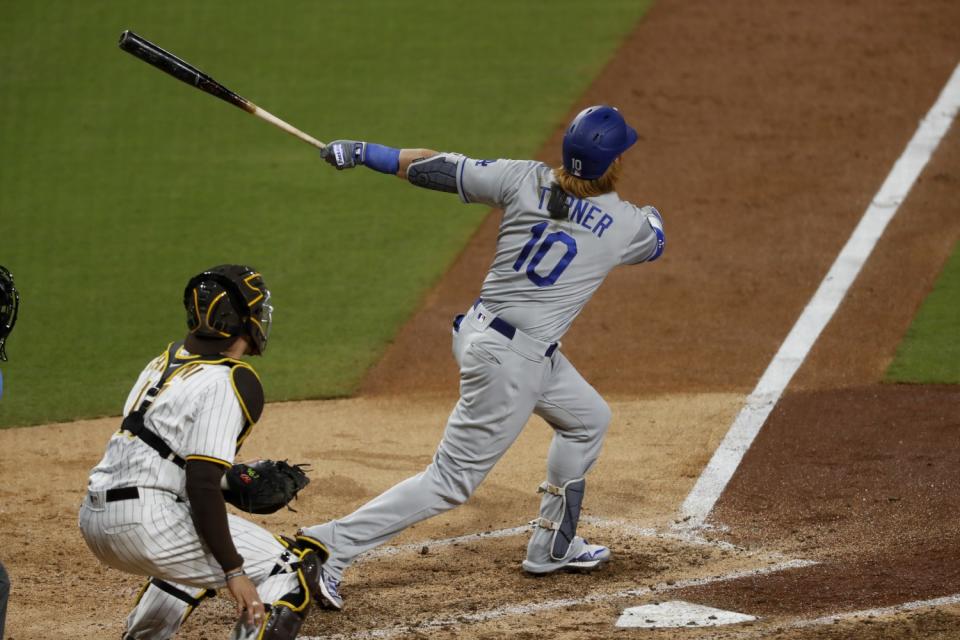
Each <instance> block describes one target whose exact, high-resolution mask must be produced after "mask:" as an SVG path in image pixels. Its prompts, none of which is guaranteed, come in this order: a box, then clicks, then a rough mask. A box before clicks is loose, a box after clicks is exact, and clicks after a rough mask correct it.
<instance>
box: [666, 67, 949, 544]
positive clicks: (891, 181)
mask: <svg viewBox="0 0 960 640" xmlns="http://www.w3.org/2000/svg"><path fill="white" fill-rule="evenodd" d="M958 109H960V65H958V66H957V68H956V69H954V71H953V75H951V76H950V79H949V80H948V81H947V84H946V86H944V88H943V91H942V92H941V93H940V97H939V98H937V101H936V102H935V103H934V105H933V107H932V108H931V109H930V111H929V112H928V113H927V115H926V117H925V118H924V119H923V120H922V121H921V122H920V126H919V128H918V129H917V132H916V133H915V134H914V135H913V138H912V139H911V140H910V142H909V143H908V144H907V147H906V149H904V151H903V154H901V156H900V157H899V158H898V159H897V161H896V163H895V164H894V165H893V169H891V170H890V174H889V175H888V176H887V179H886V180H885V181H884V183H883V185H882V186H881V187H880V191H878V192H877V194H876V195H875V196H874V198H873V202H872V203H871V204H870V206H869V207H868V208H867V210H866V212H865V213H864V214H863V218H862V219H861V220H860V223H859V224H858V225H857V228H856V229H854V231H853V234H852V235H851V236H850V239H849V240H847V244H846V245H845V246H844V247H843V250H842V251H841V252H840V255H838V256H837V259H836V261H834V263H833V266H832V267H830V271H829V272H828V273H827V275H826V277H825V278H824V279H823V282H821V283H820V287H819V288H818V289H817V292H816V293H815V294H814V296H813V298H811V300H810V302H809V303H807V306H806V308H805V309H804V310H803V313H802V314H801V315H800V318H799V319H798V320H797V322H796V324H795V325H794V326H793V329H792V330H791V331H790V334H789V335H788V336H787V338H786V340H784V341H783V344H782V345H781V346H780V350H779V351H778V352H777V354H776V355H775V356H774V358H773V360H772V361H771V362H770V364H769V366H768V367H767V370H766V371H765V372H764V373H763V376H762V377H761V378H760V382H758V383H757V386H756V388H755V389H754V390H753V392H752V393H751V394H750V395H749V396H748V397H747V401H746V404H745V405H744V407H743V408H742V409H741V410H740V413H739V414H738V415H737V417H736V419H735V420H734V422H733V424H732V425H731V426H730V430H729V431H727V435H726V436H725V437H724V439H723V441H722V442H721V443H720V446H719V447H717V450H716V451H715V452H714V454H713V457H712V458H711V459H710V462H709V463H708V464H707V467H706V468H705V469H704V470H703V473H702V474H701V475H700V478H699V479H698V480H697V483H696V485H695V486H694V487H693V490H691V491H690V495H688V496H687V498H686V500H684V502H683V505H682V506H681V507H680V517H681V519H682V521H683V524H682V525H680V526H681V527H689V528H697V527H701V526H703V524H704V521H705V520H706V518H707V516H708V515H710V512H711V511H713V507H714V505H715V504H716V502H717V500H718V499H719V498H720V494H722V493H723V490H724V489H725V488H726V486H727V483H728V482H729V481H730V478H731V477H733V473H734V471H736V469H737V467H738V466H739V465H740V461H741V460H742V459H743V456H744V455H745V454H746V452H747V449H749V448H750V445H751V444H752V443H753V440H754V438H756V436H757V434H758V433H759V432H760V428H761V427H762V426H763V423H764V422H765V421H766V419H767V416H769V415H770V412H771V411H772V410H773V407H774V405H776V403H777V401H778V400H779V399H780V396H781V394H782V393H783V390H784V389H785V388H786V386H787V384H789V382H790V380H791V378H793V375H794V374H795V373H796V372H797V370H798V369H799V368H800V365H801V364H802V363H803V361H804V359H805V358H806V357H807V353H809V351H810V348H811V347H812V346H813V344H814V343H815V342H816V341H817V338H818V337H819V336H820V333H821V332H822V331H823V328H824V327H825V326H826V325H827V323H828V322H829V321H830V318H831V317H833V314H834V312H835V311H836V310H837V308H838V307H839V306H840V302H841V301H842V300H843V298H844V297H845V296H846V293H847V290H848V289H849V288H850V285H851V284H852V283H853V281H854V280H855V279H856V277H857V275H858V274H859V273H860V269H861V267H862V266H863V264H864V263H865V262H866V261H867V258H868V257H869V256H870V253H871V252H872V251H873V248H874V246H875V245H876V243H877V241H878V240H879V239H880V236H881V235H882V234H883V231H884V229H886V227H887V224H888V223H889V222H890V220H891V219H892V218H893V216H894V214H896V212H897V209H898V208H899V207H900V204H901V203H902V202H903V201H904V200H905V199H906V197H907V194H908V193H909V192H910V189H911V188H912V187H913V183H914V182H915V181H916V179H917V177H918V176H919V175H920V172H921V171H922V170H923V168H924V166H926V164H927V162H928V161H929V160H930V156H931V155H933V152H934V150H936V148H937V146H938V145H939V144H940V140H941V139H942V138H943V136H944V134H945V133H946V131H947V129H948V128H949V127H950V124H951V123H952V122H953V119H954V117H955V116H956V114H957V111H958Z"/></svg>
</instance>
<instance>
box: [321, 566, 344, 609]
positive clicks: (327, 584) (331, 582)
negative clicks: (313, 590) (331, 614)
mask: <svg viewBox="0 0 960 640" xmlns="http://www.w3.org/2000/svg"><path fill="white" fill-rule="evenodd" d="M319 595H320V597H319V598H317V602H318V603H319V604H320V606H321V607H322V608H324V609H333V610H335V611H340V610H341V609H343V597H341V595H340V581H339V580H337V579H336V578H334V577H333V576H331V575H330V574H329V573H327V572H326V571H324V570H323V567H321V568H320V594H319Z"/></svg>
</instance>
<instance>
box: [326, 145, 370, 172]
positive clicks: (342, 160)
mask: <svg viewBox="0 0 960 640" xmlns="http://www.w3.org/2000/svg"><path fill="white" fill-rule="evenodd" d="M365 147H366V143H364V142H357V141H356V140H334V141H333V142H331V143H330V144H328V145H327V146H325V147H324V148H323V149H320V157H321V158H323V159H324V160H326V161H327V162H328V163H330V165H331V166H333V167H335V168H336V169H337V171H342V170H344V169H353V168H354V167H355V166H357V165H360V164H363V155H364V151H365Z"/></svg>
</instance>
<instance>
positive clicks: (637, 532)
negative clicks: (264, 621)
mask: <svg viewBox="0 0 960 640" xmlns="http://www.w3.org/2000/svg"><path fill="white" fill-rule="evenodd" d="M580 522H581V523H582V524H585V525H590V526H593V527H596V528H598V529H613V530H615V531H616V532H617V533H620V534H622V535H628V536H632V537H637V538H654V539H659V540H673V541H676V542H682V543H684V544H688V545H691V546H700V547H715V548H718V549H723V550H725V551H730V552H733V553H737V554H740V555H743V556H747V557H753V556H756V555H758V553H757V552H751V551H748V550H746V549H743V548H741V547H738V546H736V545H733V544H730V543H729V542H724V541H722V540H710V539H708V538H706V537H704V536H703V530H702V529H686V528H682V527H679V528H677V527H674V528H672V529H671V530H669V531H661V530H658V529H654V528H652V527H641V526H638V525H636V524H634V523H632V522H628V521H626V520H619V519H613V518H602V517H598V516H584V517H582V518H581V519H580ZM531 530H532V526H531V525H529V524H526V525H521V526H519V527H510V528H507V529H493V530H490V531H482V532H478V533H470V534H465V535H461V536H454V537H451V538H437V539H432V538H431V539H427V540H421V541H419V542H410V543H407V544H400V545H393V546H383V547H378V548H376V549H373V550H371V551H368V552H366V553H365V554H363V555H362V556H360V557H359V558H358V559H357V562H364V561H366V560H373V559H374V558H383V557H387V556H395V555H398V554H404V553H422V552H423V549H424V548H426V549H427V550H431V549H441V548H444V547H450V546H458V545H462V544H470V543H474V542H482V541H484V540H496V539H499V538H511V537H514V536H521V535H529V533H530V531H531ZM718 530H722V529H718ZM764 553H765V554H766V555H767V556H768V557H771V558H775V559H777V560H781V559H784V556H782V555H780V554H779V553H778V552H775V551H767V552H764Z"/></svg>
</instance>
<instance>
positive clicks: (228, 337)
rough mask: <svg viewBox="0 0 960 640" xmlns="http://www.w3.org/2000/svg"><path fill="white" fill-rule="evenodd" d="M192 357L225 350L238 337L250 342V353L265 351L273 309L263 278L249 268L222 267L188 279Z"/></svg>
mask: <svg viewBox="0 0 960 640" xmlns="http://www.w3.org/2000/svg"><path fill="white" fill-rule="evenodd" d="M183 306H184V307H186V309H187V327H188V328H189V329H190V333H189V334H187V339H186V340H185V342H184V346H185V347H186V348H187V350H188V351H190V352H191V353H197V354H212V353H220V352H221V351H223V350H224V349H227V348H228V347H229V346H230V345H231V344H233V342H234V340H236V338H237V337H238V336H247V337H248V338H250V342H251V346H252V348H253V353H254V354H256V355H259V354H262V353H263V352H264V350H266V348H267V338H268V337H269V335H270V323H271V320H272V315H273V306H272V305H271V304H270V291H269V290H268V289H267V285H266V284H264V282H263V277H262V276H261V275H260V274H259V273H258V272H257V271H256V270H255V269H252V268H251V267H247V266H244V265H239V264H222V265H220V266H218V267H213V268H212V269H207V270H206V271H204V272H203V273H198V274H197V275H195V276H193V277H192V278H190V282H188V283H187V286H186V288H185V289H184V290H183Z"/></svg>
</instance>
